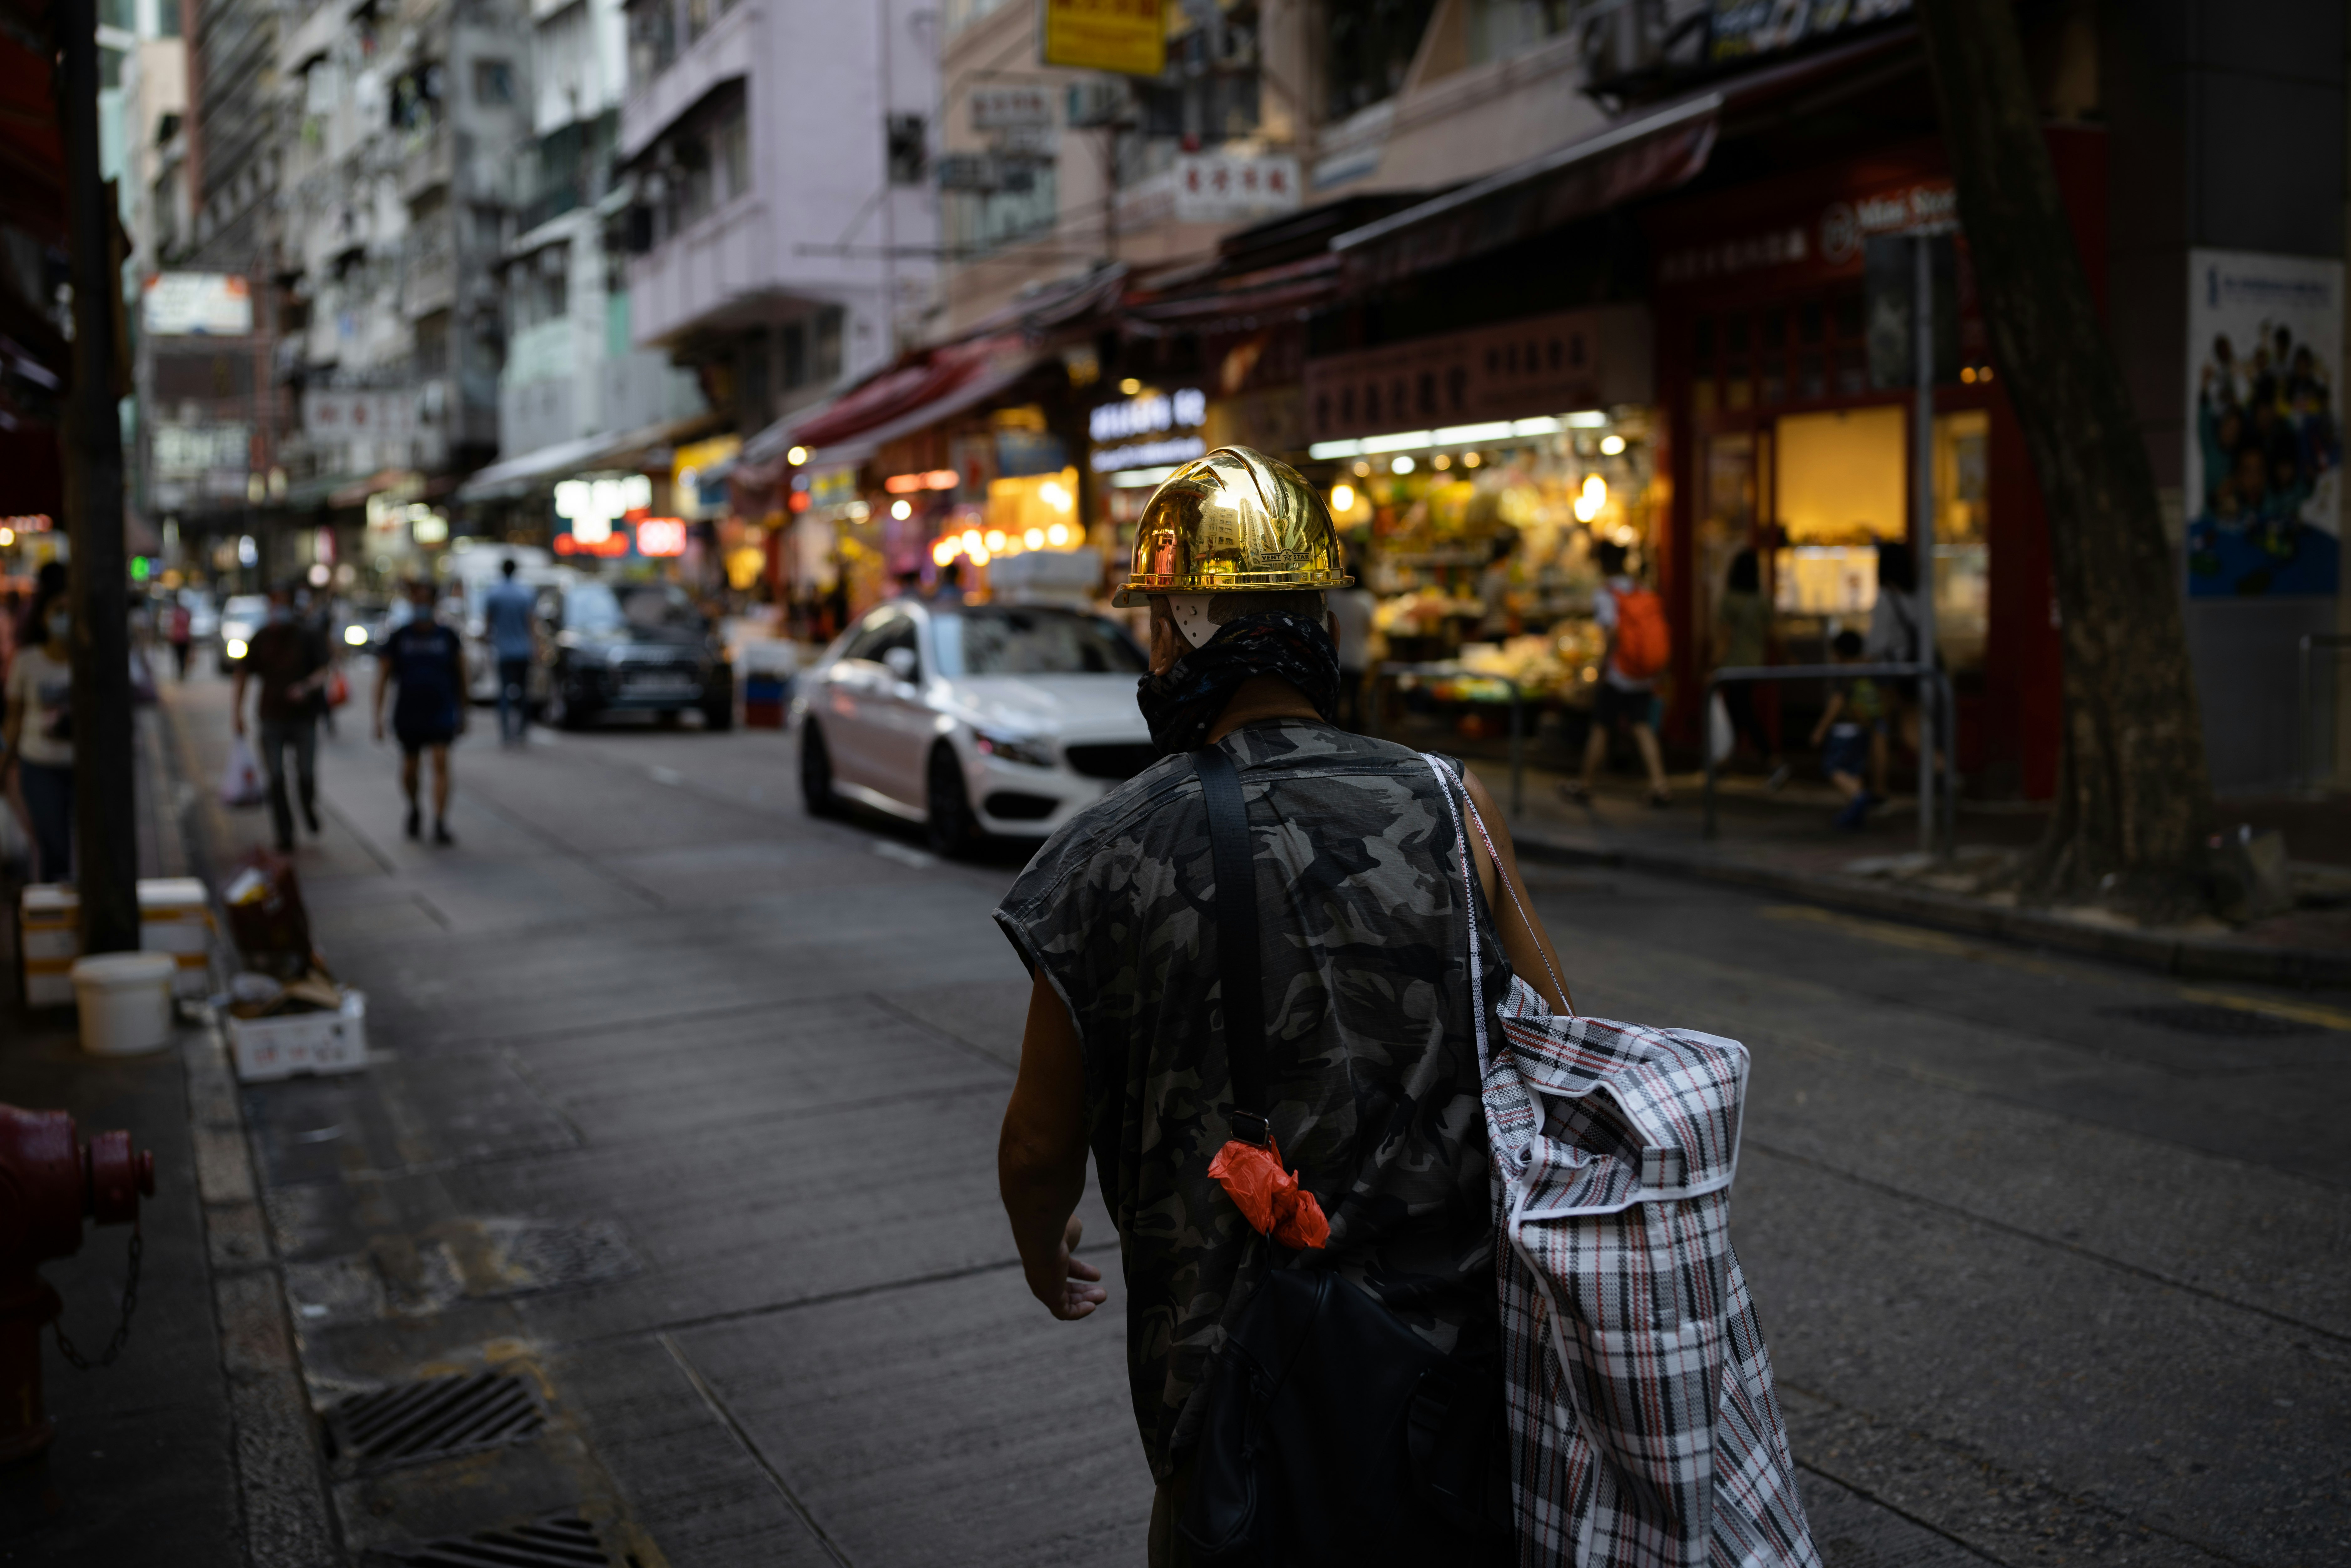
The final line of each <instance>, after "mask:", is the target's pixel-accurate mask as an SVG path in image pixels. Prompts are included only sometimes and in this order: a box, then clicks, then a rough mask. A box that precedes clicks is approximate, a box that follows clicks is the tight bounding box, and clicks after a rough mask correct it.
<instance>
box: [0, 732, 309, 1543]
mask: <svg viewBox="0 0 2351 1568" xmlns="http://www.w3.org/2000/svg"><path fill="white" fill-rule="evenodd" d="M136 722H137V727H138V730H137V745H136V747H135V750H134V754H133V756H134V762H135V765H136V767H137V770H138V772H137V780H136V786H135V799H136V802H137V810H138V812H139V821H138V832H139V869H140V874H141V876H183V875H189V874H193V873H195V869H196V868H194V867H193V866H192V865H191V864H190V863H189V860H188V857H187V854H186V852H185V844H184V841H183V833H182V831H181V826H180V822H179V821H178V815H179V809H180V808H181V807H182V806H183V804H184V800H185V796H184V794H183V792H182V791H180V790H178V789H174V787H173V785H172V778H171V772H170V768H169V767H168V765H167V762H166V759H165V757H164V747H166V746H167V745H168V737H167V734H166V730H165V727H164V725H163V724H162V716H161V715H160V714H158V713H157V712H156V711H155V710H154V709H152V708H145V709H141V710H140V711H139V712H138V714H137V717H136ZM0 892H5V896H6V897H7V899H8V902H9V905H10V907H11V909H13V908H14V906H15V904H16V883H14V882H11V881H7V880H6V879H5V877H0ZM15 933H16V923H15V921H14V919H13V918H12V919H10V920H9V921H8V922H7V923H6V924H5V936H0V956H5V962H6V964H7V967H8V971H9V973H8V978H7V983H6V985H5V998H4V999H0V1041H5V1048H0V1102H5V1103H8V1104H11V1105H16V1106H19V1107H22V1108H25V1109H30V1110H62V1111H68V1112H70V1113H72V1114H73V1116H74V1118H75V1119H76V1121H77V1122H78V1124H79V1132H80V1134H81V1135H82V1136H83V1137H84V1138H85V1139H87V1138H89V1137H90V1136H92V1135H94V1134H98V1133H100V1132H106V1131H110V1130H113V1129H116V1128H120V1129H124V1130H127V1131H128V1132H129V1133H130V1134H131V1141H132V1145H133V1146H134V1147H137V1148H142V1149H148V1150H152V1152H153V1154H154V1155H155V1196H154V1197H152V1198H149V1199H147V1200H146V1201H145V1202H143V1203H142V1204H141V1216H140V1233H141V1238H142V1243H143V1257H142V1260H141V1270H140V1279H139V1296H138V1307H137V1311H136V1313H135V1315H134V1316H133V1317H132V1319H131V1333H130V1338H129V1340H128V1342H127V1343H125V1344H124V1346H123V1349H122V1353H121V1355H120V1359H118V1360H117V1361H116V1362H115V1363H114V1364H112V1365H111V1366H104V1367H99V1368H95V1369H93V1370H91V1371H89V1372H78V1371H75V1370H74V1369H73V1368H71V1367H70V1366H68V1364H66V1362H65V1359H64V1358H63V1357H62V1356H61V1355H59V1354H57V1349H56V1346H55V1343H54V1342H53V1341H52V1340H50V1339H49V1338H47V1336H44V1340H43V1350H42V1359H43V1372H44V1375H45V1376H44V1388H45V1393H46V1396H47V1408H48V1414H49V1417H50V1419H51V1420H52V1421H54V1422H55V1423H56V1426H57V1438H56V1441H55V1442H54V1443H53V1445H52V1446H51V1448H50V1449H49V1451H48V1453H47V1457H46V1458H45V1459H43V1460H41V1461H37V1462H35V1463H33V1464H29V1465H26V1466H21V1467H18V1468H16V1469H11V1470H6V1471H0V1563H150V1562H160V1561H163V1560H165V1558H164V1556H163V1555H159V1548H162V1546H163V1543H164V1542H168V1543H169V1545H168V1558H169V1561H171V1562H172V1563H185V1564H190V1565H194V1568H204V1565H210V1564H222V1565H231V1564H234V1565H238V1568H244V1565H246V1564H273V1565H274V1564H281V1563H282V1564H286V1565H287V1568H294V1565H296V1564H314V1563H324V1562H329V1561H332V1560H333V1549H332V1537H331V1534H330V1533H329V1530H328V1526H327V1524H326V1518H325V1512H324V1508H323V1499H322V1496H321V1493H320V1491H319V1480H318V1476H317V1469H316V1458H315V1455H314V1451H313V1449H312V1448H311V1446H310V1443H309V1439H308V1429H307V1416H306V1412H305V1410H304V1408H303V1406H302V1404H301V1401H300V1396H299V1390H298V1385H297V1384H296V1382H295V1379H294V1376H293V1361H292V1352H291V1347H290V1342H289V1340H288V1336H287V1330H286V1322H285V1316H284V1309H283V1306H282V1303H281V1301H280V1299H279V1295H278V1291H277V1280H276V1276H275V1274H274V1273H273V1272H272V1270H271V1268H270V1257H269V1249H268V1245H267V1242H266V1239H264V1236H263V1232H262V1226H261V1218H260V1209H259V1207H258V1205H257V1204H256V1202H255V1201H254V1195H253V1188H252V1181H251V1177H250V1175H249V1171H248V1167H247V1164H246V1158H245V1154H244V1148H243V1134H242V1128H241V1124H240V1120H239V1117H238V1113H237V1104H236V1098H235V1088H234V1085H233V1084H232V1083H231V1082H230V1080H229V1077H228V1073H227V1070H226V1067H225V1063H224V1062H223V1061H222V1059H221V1056H220V1051H219V1046H218V1042H217V1040H216V1037H215V1036H214V1032H213V1030H212V1029H211V1028H210V1026H209V1025H205V1024H194V1025H191V1026H189V1027H186V1028H183V1030H181V1033H180V1040H179V1043H178V1046H177V1049H175V1050H172V1051H160V1052H157V1053H156V1054H154V1055H152V1056H145V1057H135V1058H118V1059H99V1058H95V1057H90V1056H86V1055H84V1054H83V1053H82V1051H81V1050H80V1045H79V1040H78V1032H77V1024H76V1019H75V1015H74V1012H73V1010H72V1009H69V1008H66V1009H42V1010H40V1011H37V1012H28V1011H26V1010H25V1009H24V1008H23V1007H22V1005H21V1002H20V999H19V996H18V992H17V988H16V951H15V941H16V935H15ZM130 1237H131V1231H130V1229H129V1228H127V1227H120V1226H110V1227H107V1228H89V1227H86V1228H85V1229H84V1232H83V1241H82V1246H81V1250H80V1251H79V1252H78V1253H77V1254H76V1255H74V1256H73V1257H70V1258H67V1259H63V1260H57V1261H55V1262H52V1263H48V1264H47V1265H45V1266H44V1267H43V1268H42V1270H41V1273H42V1276H43V1278H45V1279H47V1281H48V1282H49V1283H50V1284H51V1285H52V1286H53V1287H55V1288H56V1290H57V1292H58V1294H59V1295H60V1296H62V1297H63V1298H64V1301H65V1312H64V1316H63V1320H62V1324H63V1327H64V1328H65V1330H66V1333H68V1335H69V1336H70V1337H71V1338H72V1339H73V1340H74V1341H75V1342H76V1343H78V1345H79V1346H80V1348H81V1349H82V1350H83V1352H84V1353H85V1354H89V1355H91V1356H92V1357H93V1358H94V1357H95V1355H96V1353H97V1352H98V1351H99V1348H100V1347H101V1346H103V1345H104V1344H105V1343H106V1341H107V1338H108V1336H109V1335H110V1333H112V1332H113V1328H114V1324H115V1322H116V1313H117V1312H118V1310H119V1303H120V1299H121V1295H122V1290H123V1284H124V1273H125V1262H126V1259H127V1257H128V1250H129V1241H130Z"/></svg>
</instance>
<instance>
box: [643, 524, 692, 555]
mask: <svg viewBox="0 0 2351 1568" xmlns="http://www.w3.org/2000/svg"><path fill="white" fill-rule="evenodd" d="M636 532H637V553H638V554H639V555H647V556H653V557H656V558H658V557H664V556H681V555H684V553H685V519H684V517H646V518H644V519H643V521H641V522H639V523H638V524H637V526H636Z"/></svg>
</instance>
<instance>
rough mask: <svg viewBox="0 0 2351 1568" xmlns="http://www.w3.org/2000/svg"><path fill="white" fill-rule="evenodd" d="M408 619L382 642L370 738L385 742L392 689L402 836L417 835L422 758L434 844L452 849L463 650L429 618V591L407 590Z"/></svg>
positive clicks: (423, 583) (419, 585)
mask: <svg viewBox="0 0 2351 1568" xmlns="http://www.w3.org/2000/svg"><path fill="white" fill-rule="evenodd" d="M408 602H409V604H410V607H411V614H410V616H409V618H408V620H407V621H405V622H402V624H401V625H400V626H398V627H397V628H395V629H394V630H393V631H392V634H391V635H390V636H388V637H386V638H385V639H384V647H383V653H382V655H381V657H380V658H379V659H378V660H377V662H376V673H375V738H376V741H377V743H378V744H379V745H381V743H382V740H383V710H384V703H385V700H386V698H387V697H388V696H389V695H391V693H392V690H394V689H395V688H396V689H397V690H398V691H399V693H400V699H399V701H398V702H396V703H394V704H393V705H392V734H393V736H394V737H396V738H397V739H398V740H399V742H400V788H401V792H402V794H404V795H406V796H407V797H408V821H407V824H406V831H407V833H408V836H409V837H410V838H412V839H413V838H416V837H418V836H420V834H421V833H422V831H423V820H422V816H421V814H420V812H419V810H418V807H417V798H416V791H417V786H418V782H419V778H418V776H419V774H420V772H421V771H422V768H421V764H420V758H422V756H423V754H424V753H426V752H430V753H432V755H433V841H434V843H436V844H454V843H455V842H456V839H455V837H453V836H452V835H451V833H450V831H449V747H450V746H451V745H452V744H453V743H454V742H455V740H456V738H457V737H458V736H460V735H461V734H463V733H465V643H463V642H462V641H460V640H459V638H458V636H457V633H456V632H454V631H452V630H450V629H449V628H448V627H446V626H444V625H443V624H442V623H441V622H440V620H439V618H438V617H437V616H436V615H435V614H434V599H433V584H432V582H431V581H430V580H426V579H423V578H419V579H417V580H415V581H413V582H412V583H410V584H409V585H408Z"/></svg>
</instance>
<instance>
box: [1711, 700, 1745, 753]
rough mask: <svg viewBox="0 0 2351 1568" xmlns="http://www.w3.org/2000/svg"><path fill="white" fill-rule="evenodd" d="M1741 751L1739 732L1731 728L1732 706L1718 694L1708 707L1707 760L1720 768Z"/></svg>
mask: <svg viewBox="0 0 2351 1568" xmlns="http://www.w3.org/2000/svg"><path fill="white" fill-rule="evenodd" d="M1738 749H1739V732H1738V731H1737V730H1735V729H1733V728H1731V727H1730V705H1729V703H1726V702H1724V701H1723V700H1722V694H1721V693H1720V692H1717V693H1715V694H1714V695H1713V696H1712V697H1710V698H1709V699H1708V701H1707V705H1706V755H1707V759H1708V761H1710V762H1712V763H1714V764H1715V765H1716V766H1717V767H1720V766H1721V765H1722V764H1723V763H1726V762H1728V761H1729V760H1730V754H1731V753H1732V752H1734V751H1736V750H1738Z"/></svg>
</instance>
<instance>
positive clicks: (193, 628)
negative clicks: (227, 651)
mask: <svg viewBox="0 0 2351 1568" xmlns="http://www.w3.org/2000/svg"><path fill="white" fill-rule="evenodd" d="M180 604H181V607H182V608H183V609H184V610H186V611H187V612H188V641H189V642H191V643H209V642H211V641H212V640H213V638H214V637H215V636H217V635H218V634H219V632H220V612H219V611H218V610H217V609H215V608H214V605H213V596H212V594H211V592H210V591H207V590H204V589H202V588H183V589H182V590H180Z"/></svg>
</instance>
